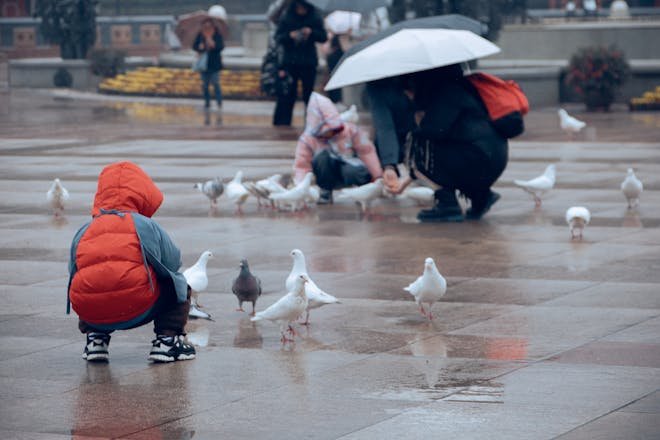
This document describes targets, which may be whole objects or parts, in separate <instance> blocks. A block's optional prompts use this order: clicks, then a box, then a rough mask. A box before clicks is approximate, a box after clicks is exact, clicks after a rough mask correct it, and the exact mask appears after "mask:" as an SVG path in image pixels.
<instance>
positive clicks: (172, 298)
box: [78, 282, 190, 336]
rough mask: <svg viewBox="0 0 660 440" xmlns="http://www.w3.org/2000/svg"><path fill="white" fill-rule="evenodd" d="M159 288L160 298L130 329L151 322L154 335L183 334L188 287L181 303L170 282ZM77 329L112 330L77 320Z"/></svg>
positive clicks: (185, 321)
mask: <svg viewBox="0 0 660 440" xmlns="http://www.w3.org/2000/svg"><path fill="white" fill-rule="evenodd" d="M159 288H160V296H159V297H158V299H157V300H156V303H155V304H154V306H153V308H152V309H151V312H150V313H149V314H148V315H147V316H146V317H145V318H144V319H143V320H142V321H140V322H138V323H137V324H135V325H134V326H132V327H130V328H135V327H141V326H143V325H145V324H148V323H149V322H151V321H153V322H154V333H156V334H157V335H165V336H176V335H181V334H184V328H185V327H186V323H187V322H188V312H190V287H189V288H188V299H186V301H185V302H183V303H180V302H179V301H178V299H177V296H176V292H175V291H174V286H173V285H172V283H171V282H161V283H160V284H159ZM78 328H79V329H80V331H81V332H82V333H89V332H99V333H112V330H100V329H97V328H95V327H94V326H93V325H92V324H88V323H86V322H85V321H82V320H78ZM127 330H128V329H127Z"/></svg>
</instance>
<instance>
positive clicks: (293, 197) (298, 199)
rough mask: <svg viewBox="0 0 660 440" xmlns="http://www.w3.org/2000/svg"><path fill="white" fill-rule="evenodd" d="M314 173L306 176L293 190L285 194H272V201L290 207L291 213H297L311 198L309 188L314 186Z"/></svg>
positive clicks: (286, 191)
mask: <svg viewBox="0 0 660 440" xmlns="http://www.w3.org/2000/svg"><path fill="white" fill-rule="evenodd" d="M313 176H314V175H313V174H312V173H307V174H305V177H304V178H303V180H302V181H301V182H300V183H299V184H297V185H296V186H294V187H293V188H291V189H287V190H285V191H284V192H280V193H275V194H271V195H270V196H269V198H270V200H272V201H273V202H275V203H276V204H277V205H279V206H281V205H290V206H291V211H296V210H298V209H300V208H301V207H302V206H304V205H305V199H306V198H307V197H308V196H309V188H310V186H311V184H312V177H313Z"/></svg>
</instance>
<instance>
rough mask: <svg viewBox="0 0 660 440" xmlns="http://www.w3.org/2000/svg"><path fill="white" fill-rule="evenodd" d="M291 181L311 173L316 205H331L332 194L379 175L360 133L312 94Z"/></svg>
mask: <svg viewBox="0 0 660 440" xmlns="http://www.w3.org/2000/svg"><path fill="white" fill-rule="evenodd" d="M293 168H294V180H295V181H296V183H298V182H300V181H301V180H302V179H303V178H304V177H305V174H307V173H309V172H313V173H314V175H315V176H316V184H317V185H318V186H319V187H320V188H321V198H320V199H319V203H320V204H324V203H332V190H333V189H338V188H343V187H347V186H359V185H364V184H366V183H369V182H371V181H373V180H376V179H378V178H380V177H382V175H383V169H382V168H381V166H380V161H379V159H378V154H377V153H376V148H375V147H374V144H373V143H372V142H371V141H370V140H369V138H368V137H367V134H366V133H365V131H364V130H362V129H360V128H358V126H357V125H355V124H353V123H351V122H343V121H342V120H341V118H340V116H339V111H338V110H337V108H336V107H335V105H334V104H333V103H332V101H330V99H328V98H326V97H325V96H323V95H320V94H318V93H316V92H313V93H312V95H311V96H310V98H309V103H308V104H307V120H306V124H305V131H304V132H303V134H301V135H300V138H299V139H298V145H297V147H296V159H295V162H294V164H293Z"/></svg>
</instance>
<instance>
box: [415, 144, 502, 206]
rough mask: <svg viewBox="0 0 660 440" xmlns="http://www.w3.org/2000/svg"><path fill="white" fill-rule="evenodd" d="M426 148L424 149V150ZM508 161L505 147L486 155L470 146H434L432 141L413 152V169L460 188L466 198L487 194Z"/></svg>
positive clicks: (452, 187) (444, 183)
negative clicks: (420, 149) (425, 146)
mask: <svg viewBox="0 0 660 440" xmlns="http://www.w3.org/2000/svg"><path fill="white" fill-rule="evenodd" d="M424 150H426V151H424ZM507 161H508V148H507V147H506V144H505V145H504V146H503V148H500V149H497V150H496V151H495V152H493V153H492V154H491V156H490V157H489V156H488V155H486V153H484V152H483V151H481V150H480V149H478V148H476V147H473V146H471V145H436V144H434V143H433V142H429V143H428V144H427V148H424V147H422V152H421V154H417V153H416V154H415V163H416V168H417V169H418V170H419V171H420V172H421V173H422V174H424V176H425V177H427V178H428V179H430V180H431V181H433V182H434V183H436V184H438V185H440V186H442V187H443V188H445V189H448V190H459V191H460V192H461V193H463V194H464V195H465V196H467V197H468V198H469V199H471V200H472V199H475V198H476V199H479V198H482V197H485V196H487V194H488V193H489V191H490V187H491V186H492V185H493V183H495V182H496V181H497V179H498V178H499V177H500V175H501V174H502V172H503V171H504V168H506V164H507Z"/></svg>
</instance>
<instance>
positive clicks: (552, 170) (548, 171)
mask: <svg viewBox="0 0 660 440" xmlns="http://www.w3.org/2000/svg"><path fill="white" fill-rule="evenodd" d="M543 174H545V175H546V176H548V177H549V178H551V179H554V178H555V176H556V175H557V167H556V166H555V164H551V165H548V166H547V167H546V168H545V171H544V172H543Z"/></svg>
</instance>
